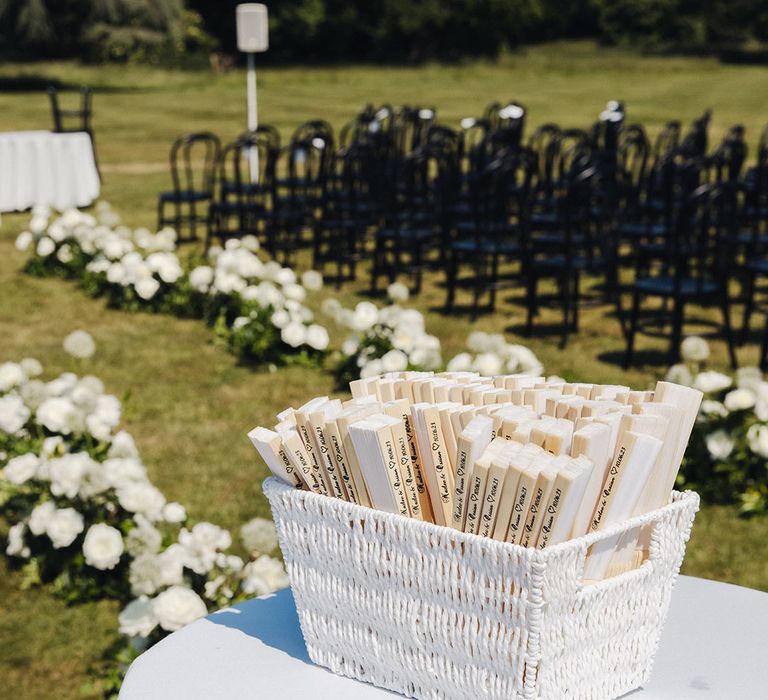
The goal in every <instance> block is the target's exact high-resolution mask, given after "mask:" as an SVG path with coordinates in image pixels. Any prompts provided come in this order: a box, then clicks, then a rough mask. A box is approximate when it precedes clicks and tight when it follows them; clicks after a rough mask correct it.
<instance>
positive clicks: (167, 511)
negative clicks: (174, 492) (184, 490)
mask: <svg viewBox="0 0 768 700" xmlns="http://www.w3.org/2000/svg"><path fill="white" fill-rule="evenodd" d="M186 519H187V511H186V509H185V508H184V506H183V505H181V503H175V502H172V503H166V504H165V506H163V520H164V521H165V522H167V523H183V522H184V521H185V520H186Z"/></svg>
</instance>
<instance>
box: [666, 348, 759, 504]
mask: <svg viewBox="0 0 768 700" xmlns="http://www.w3.org/2000/svg"><path fill="white" fill-rule="evenodd" d="M681 355H682V358H683V362H681V363H679V364H676V365H673V366H672V367H670V368H669V371H668V372H667V376H666V379H667V381H671V382H676V383H679V384H686V385H688V386H693V387H695V388H696V389H699V390H700V391H702V392H704V400H703V401H702V402H701V408H700V410H699V417H698V420H697V422H696V426H695V427H694V432H693V435H692V436H691V440H690V442H689V446H688V450H687V452H686V458H685V460H684V462H683V468H682V471H681V477H680V485H685V486H690V487H691V488H695V489H697V490H698V491H699V492H700V493H702V495H703V496H705V497H707V498H709V499H710V500H714V501H715V502H728V501H740V502H741V509H742V511H743V512H744V513H757V512H764V511H766V510H768V381H766V380H765V379H764V378H763V374H762V372H761V371H760V370H759V369H758V368H757V367H742V368H740V369H739V370H737V371H736V374H735V377H730V376H728V375H727V374H723V373H722V372H718V371H716V370H713V369H706V368H705V366H704V363H705V361H706V360H707V359H708V358H709V357H710V351H709V345H708V344H707V342H706V341H705V340H704V339H703V338H699V337H696V336H693V337H689V338H686V339H685V340H684V341H683V343H682V344H681Z"/></svg>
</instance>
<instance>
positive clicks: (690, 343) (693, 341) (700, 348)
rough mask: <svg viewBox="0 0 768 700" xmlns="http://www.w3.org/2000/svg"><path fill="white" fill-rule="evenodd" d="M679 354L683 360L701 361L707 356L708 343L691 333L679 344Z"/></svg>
mask: <svg viewBox="0 0 768 700" xmlns="http://www.w3.org/2000/svg"><path fill="white" fill-rule="evenodd" d="M680 355H681V356H682V358H683V360H684V361H685V362H703V361H704V360H706V359H707V358H708V357H709V345H708V344H707V341H706V340H704V338H700V337H699V336H697V335H691V336H689V337H687V338H686V339H685V340H684V341H683V342H682V343H681V344H680Z"/></svg>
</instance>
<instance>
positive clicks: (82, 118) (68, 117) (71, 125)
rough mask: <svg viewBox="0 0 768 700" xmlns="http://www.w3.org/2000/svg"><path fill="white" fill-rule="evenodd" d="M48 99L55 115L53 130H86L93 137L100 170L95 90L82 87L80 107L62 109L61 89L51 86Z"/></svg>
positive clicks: (58, 132) (66, 131) (97, 168)
mask: <svg viewBox="0 0 768 700" xmlns="http://www.w3.org/2000/svg"><path fill="white" fill-rule="evenodd" d="M48 99H49V100H50V102H51V116H52V117H53V130H54V131H55V132H56V133H57V134H67V133H75V132H78V131H82V132H85V133H86V134H88V136H89V137H90V139H91V147H92V148H93V160H94V162H95V163H96V172H98V173H99V177H101V173H100V172H99V159H98V158H97V157H96V140H95V138H94V136H93V126H92V125H91V119H92V117H93V108H92V104H93V91H92V90H91V89H90V88H89V87H81V88H80V107H79V109H62V108H61V105H60V104H59V91H58V90H57V89H56V88H55V87H53V86H51V87H49V88H48Z"/></svg>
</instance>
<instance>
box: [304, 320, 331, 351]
mask: <svg viewBox="0 0 768 700" xmlns="http://www.w3.org/2000/svg"><path fill="white" fill-rule="evenodd" d="M329 342H330V338H329V337H328V331H327V330H326V329H325V328H323V326H320V325H318V324H317V323H313V324H312V325H311V326H309V328H307V345H309V346H310V347H312V348H314V349H315V350H325V349H326V348H327V347H328V343H329Z"/></svg>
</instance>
